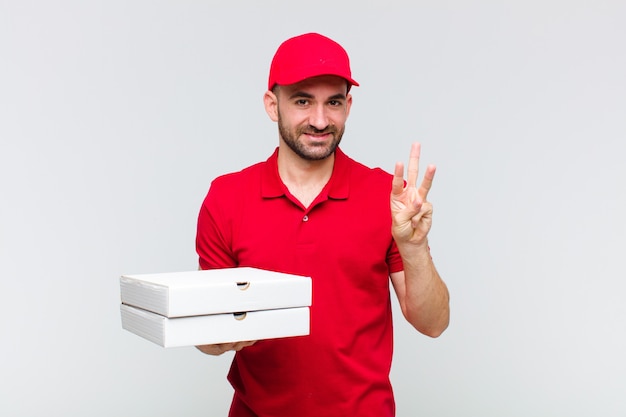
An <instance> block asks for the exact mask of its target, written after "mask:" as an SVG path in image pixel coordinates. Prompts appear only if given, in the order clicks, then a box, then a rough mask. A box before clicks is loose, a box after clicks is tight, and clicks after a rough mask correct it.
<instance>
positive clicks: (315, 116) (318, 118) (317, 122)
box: [309, 105, 329, 130]
mask: <svg viewBox="0 0 626 417" xmlns="http://www.w3.org/2000/svg"><path fill="white" fill-rule="evenodd" d="M309 124H310V125H311V126H313V127H314V128H316V129H317V130H324V129H326V128H327V127H328V124H329V123H328V114H327V113H326V108H325V107H324V106H322V105H319V106H315V107H313V108H312V109H311V113H310V115H309Z"/></svg>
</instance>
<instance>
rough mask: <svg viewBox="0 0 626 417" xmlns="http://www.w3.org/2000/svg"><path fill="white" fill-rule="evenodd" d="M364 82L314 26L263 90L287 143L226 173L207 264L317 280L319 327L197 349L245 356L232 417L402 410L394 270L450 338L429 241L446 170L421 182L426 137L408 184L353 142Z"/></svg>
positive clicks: (235, 372) (212, 193) (405, 302)
mask: <svg viewBox="0 0 626 417" xmlns="http://www.w3.org/2000/svg"><path fill="white" fill-rule="evenodd" d="M358 85H359V84H358V83H357V82H356V81H355V80H353V79H352V75H351V70H350V64H349V58H348V55H347V53H346V52H345V50H344V49H343V47H341V46H340V45H339V44H337V43H336V42H335V41H333V40H331V39H329V38H327V37H324V36H322V35H319V34H316V33H308V34H304V35H300V36H296V37H294V38H291V39H288V40H286V41H285V42H283V43H282V44H281V45H280V47H279V48H278V50H277V51H276V54H275V55H274V58H273V60H272V64H271V67H270V75H269V83H268V91H267V92H266V93H265V95H264V104H265V110H266V112H267V114H268V115H269V117H270V119H271V120H273V121H274V122H277V124H278V132H279V145H278V148H277V149H276V151H275V152H274V153H273V155H272V156H270V158H269V159H268V160H267V161H265V162H262V163H259V164H256V165H253V166H251V167H248V168H246V169H244V170H243V171H240V172H237V173H231V174H228V175H224V176H221V177H219V178H217V179H215V180H214V181H213V183H212V184H211V188H210V190H209V193H208V195H207V197H206V199H205V201H204V203H203V205H202V208H201V210H200V214H199V218H198V235H197V250H198V254H199V259H200V267H201V268H203V269H209V268H225V267H242V266H251V267H257V268H263V269H269V270H273V271H277V272H285V273H292V274H298V275H304V276H309V277H311V279H312V282H313V301H312V306H311V332H310V335H309V336H306V337H294V338H283V339H275V340H260V341H256V342H240V343H230V344H222V345H207V346H198V349H200V350H201V351H202V352H204V353H207V354H211V355H219V354H221V353H223V352H225V351H228V350H235V351H237V352H236V354H235V357H234V360H233V363H232V366H231V369H230V372H229V376H228V378H229V381H230V382H231V384H232V386H233V388H234V390H235V394H234V397H233V402H232V405H231V410H230V416H232V417H252V416H256V417H270V416H271V417H307V416H311V417H324V416H342V417H345V416H358V417H370V416H371V417H385V416H393V415H394V413H395V404H394V399H393V393H392V388H391V385H390V382H389V370H390V367H391V356H392V342H393V333H392V319H391V300H390V292H389V279H391V282H392V284H393V287H394V290H395V293H396V295H397V297H398V300H399V303H400V306H401V309H402V313H403V315H404V317H405V318H406V319H407V320H408V321H409V322H410V323H411V324H412V325H413V326H414V327H415V328H416V329H417V330H418V331H420V332H422V333H424V334H426V335H429V336H431V337H437V336H439V335H440V334H441V333H442V332H443V331H444V330H445V329H446V327H447V325H448V320H449V301H448V298H449V296H448V290H447V288H446V285H445V284H444V282H443V281H442V280H441V278H440V277H439V275H438V273H437V270H436V269H435V266H434V264H433V262H432V258H431V256H430V251H429V246H428V232H429V230H430V227H431V223H432V205H431V204H430V203H429V202H428V201H427V195H428V191H429V190H430V188H431V185H432V181H433V177H434V174H435V167H434V166H429V167H427V169H426V172H425V175H424V178H423V181H422V182H421V184H420V186H419V188H416V184H417V178H418V165H419V156H420V146H419V144H414V145H413V146H412V148H411V152H410V157H409V164H408V169H407V181H406V184H405V181H404V165H403V164H402V163H397V164H396V166H395V171H394V175H393V176H392V175H390V174H387V173H385V172H384V171H382V170H381V169H378V168H377V169H370V168H367V167H365V166H363V165H361V164H359V163H357V162H355V161H353V160H352V159H350V158H348V157H347V156H346V155H345V154H344V153H343V152H342V151H341V149H340V148H339V147H338V145H339V143H340V141H341V137H342V135H343V132H344V128H345V122H346V120H347V118H348V115H349V113H350V107H351V105H352V96H351V95H350V93H349V92H350V89H351V87H352V86H358Z"/></svg>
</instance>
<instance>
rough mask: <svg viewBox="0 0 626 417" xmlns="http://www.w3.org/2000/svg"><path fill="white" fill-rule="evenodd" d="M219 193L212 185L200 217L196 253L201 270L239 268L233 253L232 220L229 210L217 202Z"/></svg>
mask: <svg viewBox="0 0 626 417" xmlns="http://www.w3.org/2000/svg"><path fill="white" fill-rule="evenodd" d="M218 194H219V192H218V191H217V190H216V189H215V188H214V186H213V185H211V189H210V190H209V193H208V194H207V196H206V198H205V199H204V202H203V203H202V206H201V207H200V213H199V215H198V228H197V233H196V251H197V253H198V258H199V264H200V268H201V269H218V268H232V267H236V266H237V262H236V259H235V256H234V254H233V252H232V249H231V248H232V244H231V242H232V227H231V226H232V219H231V218H229V216H227V215H226V213H228V209H227V208H226V209H225V208H224V207H223V204H217V201H219V200H222V202H224V201H227V199H220V197H219V195H218Z"/></svg>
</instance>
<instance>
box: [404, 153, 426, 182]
mask: <svg viewBox="0 0 626 417" xmlns="http://www.w3.org/2000/svg"><path fill="white" fill-rule="evenodd" d="M421 149H422V147H421V145H420V143H419V142H414V143H413V144H411V153H410V154H409V166H408V167H407V170H406V172H407V184H406V185H407V187H412V188H415V187H416V186H417V176H418V174H419V168H420V152H421Z"/></svg>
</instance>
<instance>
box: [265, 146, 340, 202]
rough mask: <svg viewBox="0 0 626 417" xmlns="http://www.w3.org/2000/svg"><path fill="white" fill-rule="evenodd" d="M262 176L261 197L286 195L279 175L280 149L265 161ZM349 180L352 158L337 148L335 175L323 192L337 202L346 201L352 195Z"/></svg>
mask: <svg viewBox="0 0 626 417" xmlns="http://www.w3.org/2000/svg"><path fill="white" fill-rule="evenodd" d="M261 175H262V178H261V197H263V198H275V197H282V196H284V195H285V189H286V186H285V185H284V183H283V181H282V180H281V179H280V176H279V175H278V147H277V148H276V150H274V153H272V155H271V156H270V157H269V158H268V159H267V161H265V166H264V169H263V171H262V173H261ZM349 179H350V158H349V157H348V156H347V155H346V154H345V153H343V151H342V150H341V149H340V148H339V147H337V149H335V163H334V166H333V173H332V174H331V176H330V180H329V181H328V184H327V186H326V187H324V191H322V192H323V193H324V192H327V193H328V197H329V198H332V199H335V200H343V199H346V198H348V196H349V195H350V182H349Z"/></svg>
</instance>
